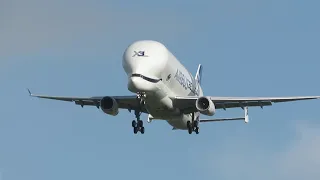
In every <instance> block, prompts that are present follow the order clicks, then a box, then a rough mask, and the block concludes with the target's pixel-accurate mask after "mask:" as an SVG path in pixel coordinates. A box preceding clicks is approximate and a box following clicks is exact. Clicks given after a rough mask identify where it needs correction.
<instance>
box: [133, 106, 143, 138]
mask: <svg viewBox="0 0 320 180" xmlns="http://www.w3.org/2000/svg"><path fill="white" fill-rule="evenodd" d="M135 115H136V118H137V120H133V121H132V127H133V133H135V134H137V133H138V131H140V132H141V134H144V127H143V121H142V120H140V115H141V112H139V111H135Z"/></svg>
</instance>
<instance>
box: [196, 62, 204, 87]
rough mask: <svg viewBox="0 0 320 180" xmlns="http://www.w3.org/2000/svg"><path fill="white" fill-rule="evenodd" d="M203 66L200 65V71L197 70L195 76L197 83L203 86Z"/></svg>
mask: <svg viewBox="0 0 320 180" xmlns="http://www.w3.org/2000/svg"><path fill="white" fill-rule="evenodd" d="M202 69H203V68H202V65H201V64H199V65H198V69H197V73H196V76H195V79H196V81H197V82H198V83H199V84H201V78H202Z"/></svg>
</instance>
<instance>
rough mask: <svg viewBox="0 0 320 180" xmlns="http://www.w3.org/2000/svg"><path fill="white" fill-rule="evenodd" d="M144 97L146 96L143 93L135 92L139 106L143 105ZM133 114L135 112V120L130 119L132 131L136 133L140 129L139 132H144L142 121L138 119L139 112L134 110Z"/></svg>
mask: <svg viewBox="0 0 320 180" xmlns="http://www.w3.org/2000/svg"><path fill="white" fill-rule="evenodd" d="M145 98H146V94H145V93H137V100H138V101H139V103H140V106H143V105H144V100H145ZM134 114H135V116H136V119H137V120H133V121H132V127H133V133H134V134H137V133H138V131H140V132H141V134H144V127H143V121H142V120H140V115H141V112H140V111H138V110H135V112H134Z"/></svg>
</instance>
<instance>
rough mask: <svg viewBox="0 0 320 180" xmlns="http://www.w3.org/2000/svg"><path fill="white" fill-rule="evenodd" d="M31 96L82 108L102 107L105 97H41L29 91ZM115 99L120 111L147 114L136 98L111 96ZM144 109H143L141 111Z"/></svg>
mask: <svg viewBox="0 0 320 180" xmlns="http://www.w3.org/2000/svg"><path fill="white" fill-rule="evenodd" d="M28 92H29V95H30V96H32V97H37V98H43V99H51V100H59V101H67V102H74V103H75V104H76V105H80V106H82V107H83V106H96V107H97V108H99V107H100V101H101V99H102V98H103V97H105V96H93V97H71V96H48V95H39V94H32V93H31V91H30V90H29V89H28ZM109 97H112V98H114V99H115V100H116V101H117V103H118V106H119V108H120V109H128V110H140V111H142V112H145V113H147V111H146V110H145V109H144V108H142V107H141V106H140V104H139V103H138V101H137V99H136V96H134V95H132V96H109ZM141 108H142V109H141Z"/></svg>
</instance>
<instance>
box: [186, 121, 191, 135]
mask: <svg viewBox="0 0 320 180" xmlns="http://www.w3.org/2000/svg"><path fill="white" fill-rule="evenodd" d="M187 127H188V132H189V134H192V126H191V122H190V121H188V122H187Z"/></svg>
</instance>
